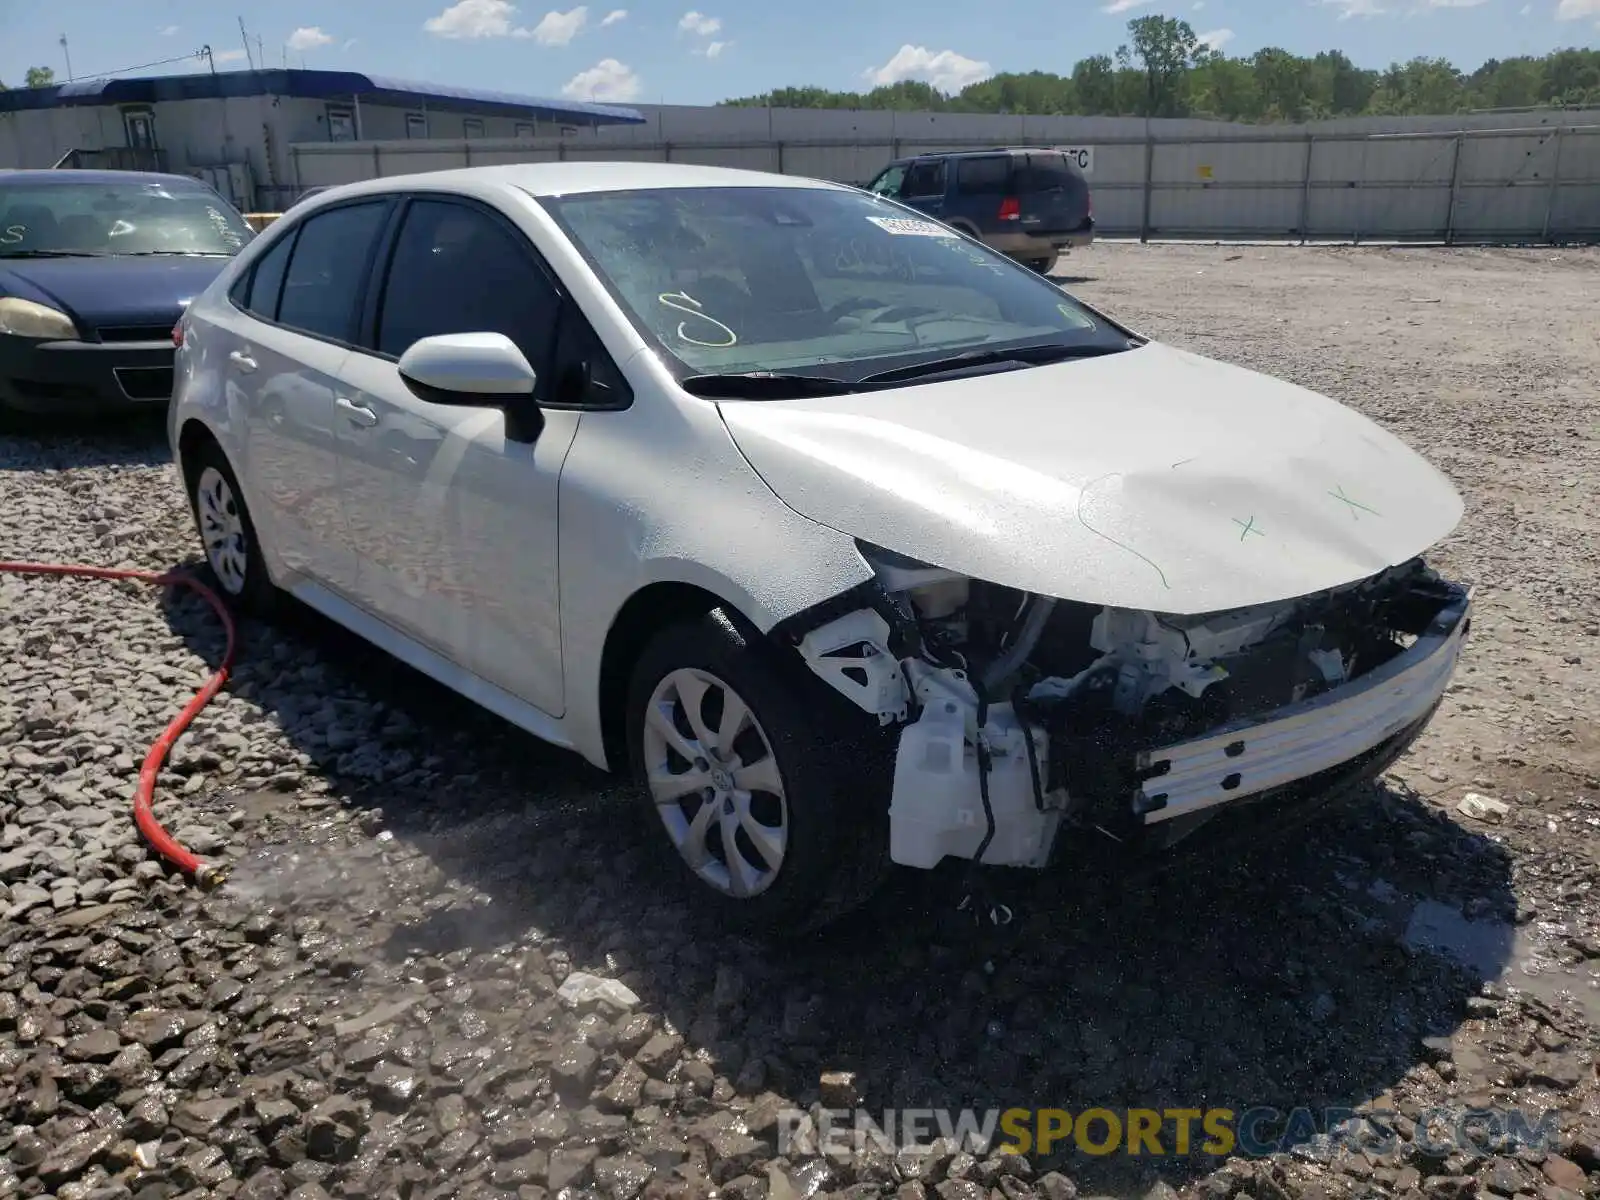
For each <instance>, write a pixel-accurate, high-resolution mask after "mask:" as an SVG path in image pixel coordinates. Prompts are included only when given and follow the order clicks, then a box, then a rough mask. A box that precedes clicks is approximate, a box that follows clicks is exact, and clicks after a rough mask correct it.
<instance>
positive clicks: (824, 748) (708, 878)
mask: <svg viewBox="0 0 1600 1200" xmlns="http://www.w3.org/2000/svg"><path fill="white" fill-rule="evenodd" d="M797 668H798V664H794V665H791V664H788V663H785V662H783V660H782V659H781V658H780V657H779V656H778V653H777V652H776V651H774V650H773V649H772V648H771V647H769V646H767V645H766V644H765V643H764V642H762V641H761V640H760V635H759V634H756V633H755V632H754V631H748V632H746V631H743V630H741V629H740V628H738V627H736V626H735V625H734V623H733V622H732V621H731V620H729V619H728V618H727V617H726V616H725V615H723V614H722V613H721V612H714V613H711V614H709V615H707V616H705V617H702V618H699V619H697V620H695V621H692V622H689V623H686V624H682V625H676V626H673V627H671V628H669V629H665V630H663V631H662V632H661V633H660V634H658V635H657V636H656V638H655V639H654V640H653V641H652V642H651V643H650V645H649V646H648V647H647V648H646V649H645V652H644V653H643V655H641V656H640V659H639V662H638V664H637V666H636V668H635V670H634V674H633V680H632V684H631V687H630V689H629V696H628V721H627V729H628V733H627V736H628V747H629V754H630V759H631V766H632V769H633V774H634V778H635V779H636V781H637V783H638V791H639V798H640V803H641V805H642V809H643V811H642V816H641V819H643V820H644V821H645V822H646V824H647V826H648V827H650V829H651V833H652V835H654V836H657V837H659V838H660V839H661V844H662V848H663V849H664V850H665V851H666V853H667V855H668V856H670V858H671V859H672V860H675V864H676V865H675V871H676V874H677V875H678V876H679V878H680V880H681V881H682V882H683V883H684V884H685V885H686V886H687V889H688V891H689V892H690V894H691V895H692V896H693V897H694V899H695V900H696V902H698V903H701V904H709V905H710V906H711V907H712V908H713V910H714V911H716V912H718V914H719V916H720V917H721V918H722V919H723V920H725V921H727V922H728V923H730V924H732V925H734V926H737V927H739V928H744V929H751V930H760V931H763V932H767V933H774V934H779V935H794V934H803V933H808V932H810V931H813V930H815V929H818V928H820V927H821V926H823V925H825V924H827V923H829V922H830V921H833V920H835V919H837V918H838V917H840V916H843V915H844V914H845V913H847V912H849V911H851V910H852V909H854V908H856V907H858V906H859V905H861V904H862V903H864V902H865V901H866V900H867V899H868V898H869V897H870V896H871V895H872V893H873V891H874V890H875V889H876V887H877V885H878V883H879V882H880V880H881V879H882V877H883V874H884V873H885V871H886V869H887V866H888V853H887V848H888V811H887V799H888V787H889V777H888V773H887V772H886V771H884V770H882V766H883V765H884V764H886V762H887V756H885V755H884V754H882V753H881V748H880V747H879V746H877V745H870V746H867V745H863V743H864V742H875V741H876V739H875V738H872V737H871V736H870V734H872V733H876V732H877V731H876V730H869V729H868V723H869V722H870V718H868V717H866V715H865V714H861V713H851V712H847V711H841V710H840V705H841V704H842V703H843V702H842V701H841V700H840V699H839V697H837V696H836V695H834V694H833V693H831V692H829V693H828V694H826V695H821V694H819V689H825V686H826V685H823V684H821V683H820V681H817V680H813V679H811V678H810V677H809V676H806V675H804V674H802V673H801V672H800V671H799V670H798V669H797ZM812 684H816V685H817V686H816V688H813V687H812V686H810V685H812ZM852 717H853V718H855V719H854V720H852V719H851V718H852ZM863 732H867V733H868V736H867V737H865V738H864V737H863V736H862V734H863ZM863 751H865V752H863Z"/></svg>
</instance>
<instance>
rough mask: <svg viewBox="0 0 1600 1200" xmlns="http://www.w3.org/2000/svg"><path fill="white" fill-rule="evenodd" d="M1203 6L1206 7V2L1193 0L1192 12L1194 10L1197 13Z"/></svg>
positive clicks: (1204, 0)
mask: <svg viewBox="0 0 1600 1200" xmlns="http://www.w3.org/2000/svg"><path fill="white" fill-rule="evenodd" d="M1205 6H1206V0H1194V10H1195V12H1199V11H1200V10H1201V9H1202V8H1204V7H1205Z"/></svg>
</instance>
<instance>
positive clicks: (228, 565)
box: [189, 445, 277, 616]
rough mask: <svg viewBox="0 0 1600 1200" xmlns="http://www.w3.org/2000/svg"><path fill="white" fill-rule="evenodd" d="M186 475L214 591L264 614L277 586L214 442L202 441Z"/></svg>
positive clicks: (256, 613)
mask: <svg viewBox="0 0 1600 1200" xmlns="http://www.w3.org/2000/svg"><path fill="white" fill-rule="evenodd" d="M189 475H190V480H191V485H190V491H189V504H190V507H191V509H192V510H193V512H194V522H195V528H196V529H197V530H199V533H200V544H201V546H202V547H203V548H204V550H205V555H206V566H207V568H208V569H209V570H210V573H211V581H212V583H213V584H214V586H215V587H216V589H217V592H218V593H219V594H220V595H221V597H222V599H223V600H224V601H225V602H226V603H227V604H228V606H229V607H230V608H232V609H234V610H235V611H238V612H243V613H249V614H251V615H254V616H265V615H267V614H268V613H269V612H270V611H271V609H272V608H273V606H274V601H275V600H276V599H277V589H276V588H275V587H273V585H272V581H271V580H270V579H268V578H267V567H266V563H265V562H264V561H263V560H262V557H261V546H260V543H259V542H258V541H257V539H256V530H255V525H254V523H253V522H252V521H251V520H250V510H249V509H248V508H246V507H245V503H244V496H243V495H242V493H241V492H240V490H239V481H238V479H237V478H236V477H235V476H234V473H233V469H232V468H231V467H229V465H228V460H227V459H226V458H225V457H223V454H222V451H221V450H220V449H219V448H218V447H217V446H215V445H208V446H205V447H203V448H201V449H200V450H199V451H197V452H196V454H195V458H194V461H193V462H192V463H191V465H190V470H189Z"/></svg>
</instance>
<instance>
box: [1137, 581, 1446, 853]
mask: <svg viewBox="0 0 1600 1200" xmlns="http://www.w3.org/2000/svg"><path fill="white" fill-rule="evenodd" d="M1471 612H1472V597H1471V593H1470V592H1469V591H1468V590H1467V589H1465V588H1461V587H1456V586H1452V587H1451V589H1450V595H1449V598H1448V599H1447V600H1446V602H1445V604H1444V605H1443V607H1442V608H1441V609H1440V610H1439V612H1438V613H1437V614H1436V615H1435V616H1434V618H1433V620H1432V621H1431V622H1430V623H1429V625H1428V626H1427V628H1426V629H1425V630H1423V632H1422V633H1421V634H1419V635H1418V637H1417V639H1416V641H1415V642H1414V643H1413V644H1412V645H1411V646H1410V647H1409V648H1408V649H1406V650H1405V651H1404V652H1403V653H1401V654H1400V655H1398V656H1396V657H1395V658H1393V659H1391V660H1390V661H1389V662H1387V663H1385V664H1384V665H1383V666H1381V667H1379V668H1377V669H1376V670H1374V671H1371V672H1369V673H1368V674H1366V675H1363V676H1361V677H1360V678H1358V679H1355V680H1353V681H1352V682H1350V683H1348V684H1346V685H1344V686H1343V687H1340V688H1337V689H1335V690H1333V691H1331V692H1328V693H1325V694H1324V695H1321V696H1317V697H1316V698H1314V699H1311V700H1307V701H1304V702H1302V703H1300V704H1296V705H1292V706H1290V707H1288V708H1284V709H1280V710H1279V711H1278V712H1277V714H1275V716H1274V717H1273V718H1272V719H1271V720H1267V721H1241V722H1238V723H1236V724H1233V725H1230V726H1227V727H1224V728H1222V729H1219V730H1216V731H1214V732H1212V733H1208V734H1207V735H1206V736H1204V737H1201V738H1195V739H1193V740H1190V741H1186V742H1179V743H1177V744H1174V745H1170V746H1163V747H1160V748H1158V749H1154V750H1147V751H1144V752H1142V753H1141V754H1140V755H1139V756H1138V760H1137V763H1138V767H1139V770H1140V773H1141V775H1144V776H1146V778H1145V781H1144V782H1143V783H1142V784H1141V785H1140V787H1139V789H1138V792H1137V794H1136V795H1135V797H1134V802H1133V806H1134V812H1135V814H1136V816H1138V818H1139V819H1140V820H1141V821H1142V823H1143V824H1145V825H1147V826H1148V825H1156V824H1160V823H1162V822H1167V821H1173V820H1178V819H1181V818H1184V817H1189V816H1192V815H1193V814H1195V813H1199V812H1203V811H1205V810H1206V809H1210V808H1214V807H1216V806H1217V805H1220V804H1231V803H1234V802H1236V801H1239V800H1243V799H1245V798H1246V797H1251V796H1256V795H1259V794H1261V793H1263V792H1270V791H1272V790H1274V789H1277V788H1281V787H1283V786H1285V785H1287V784H1290V783H1294V782H1295V781H1297V780H1302V779H1306V778H1309V777H1313V776H1317V775H1321V774H1323V773H1324V772H1327V771H1332V770H1334V769H1335V768H1337V767H1339V766H1341V765H1343V764H1345V763H1348V762H1351V761H1353V760H1356V759H1359V758H1361V757H1362V756H1363V755H1365V754H1367V753H1368V752H1370V751H1372V750H1373V749H1375V748H1377V747H1380V746H1382V745H1383V744H1384V743H1385V742H1388V741H1390V740H1391V739H1393V738H1394V737H1395V736H1396V735H1397V734H1400V733H1402V732H1403V731H1405V730H1407V729H1408V728H1410V727H1412V726H1415V725H1418V723H1419V722H1422V721H1424V720H1425V719H1426V718H1427V717H1428V715H1429V714H1430V713H1432V711H1433V710H1434V708H1435V707H1437V705H1438V704H1439V701H1440V698H1441V697H1442V696H1443V695H1444V691H1445V688H1446V687H1448V686H1449V683H1450V680H1451V677H1452V676H1453V675H1454V673H1455V668H1456V663H1457V661H1458V660H1459V659H1460V656H1461V649H1462V646H1463V645H1464V643H1465V641H1466V637H1467V633H1468V630H1469V629H1470V627H1471V624H1472V618H1471Z"/></svg>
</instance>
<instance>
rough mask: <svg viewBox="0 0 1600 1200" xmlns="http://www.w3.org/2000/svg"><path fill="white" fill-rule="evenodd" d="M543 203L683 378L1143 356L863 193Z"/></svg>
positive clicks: (1046, 292) (1024, 272) (1037, 289)
mask: <svg viewBox="0 0 1600 1200" xmlns="http://www.w3.org/2000/svg"><path fill="white" fill-rule="evenodd" d="M542 203H543V204H544V205H545V207H546V209H547V210H548V211H549V212H551V213H552V215H554V216H555V218H556V219H557V221H558V222H559V223H560V224H561V225H562V226H563V228H564V229H565V231H566V233H567V235H568V236H569V237H570V238H571V239H572V240H573V242H574V244H575V245H576V246H577V247H578V248H579V250H580V251H581V252H582V253H583V255H584V257H585V258H586V259H587V260H588V262H589V264H590V266H591V267H592V268H593V269H594V270H595V271H596V273H597V274H598V275H599V276H600V278H601V280H602V281H603V282H604V283H605V285H606V286H607V287H608V288H609V289H610V291H611V293H612V295H613V296H615V298H616V299H617V301H618V303H619V304H620V305H621V306H622V307H623V309H624V310H625V311H626V312H627V313H628V315H629V317H630V318H631V320H632V321H633V322H634V324H635V326H636V327H637V328H638V329H639V330H640V331H641V332H642V333H643V334H645V335H646V336H647V337H649V338H651V339H652V340H654V341H655V342H656V343H657V344H658V345H659V346H660V347H661V348H662V349H664V350H665V351H666V352H667V354H668V355H670V356H671V359H672V360H675V362H676V366H675V367H674V369H675V371H676V373H677V374H678V375H679V377H680V378H684V377H687V376H695V377H705V376H711V375H730V376H731V375H743V374H748V373H751V372H759V373H768V372H771V373H785V374H788V373H793V372H797V371H802V370H803V371H804V372H805V374H806V376H807V377H808V378H810V379H812V380H813V381H814V382H816V381H820V382H829V381H839V382H840V383H842V384H844V385H846V386H848V385H852V384H855V383H858V382H861V381H863V380H866V379H868V377H876V376H880V375H884V374H886V373H892V374H895V375H899V374H902V373H903V371H904V370H905V369H910V370H911V371H912V372H913V373H914V372H915V368H916V364H918V363H919V362H922V363H928V364H933V363H944V362H946V361H947V360H952V359H956V358H961V357H963V356H967V357H969V358H971V359H977V358H980V357H981V358H995V359H998V358H1000V357H1002V356H1001V355H1000V354H999V353H995V354H992V355H991V354H989V353H988V352H991V351H994V352H1001V351H1004V350H1006V349H1007V348H1008V347H1026V348H1027V349H1028V350H1029V351H1032V352H1034V358H1033V359H1032V361H1050V356H1049V353H1048V352H1049V351H1050V350H1052V349H1059V351H1060V353H1058V354H1057V355H1056V357H1068V356H1071V355H1072V354H1074V353H1082V354H1086V355H1087V354H1092V353H1114V352H1116V351H1118V350H1125V349H1128V348H1129V346H1130V344H1132V343H1130V340H1129V339H1130V335H1129V334H1128V333H1127V332H1126V331H1125V330H1119V329H1118V328H1116V327H1115V326H1113V325H1111V324H1109V323H1108V322H1107V321H1106V320H1105V319H1104V318H1102V317H1100V316H1098V315H1097V314H1094V313H1091V312H1089V311H1088V310H1086V309H1085V308H1083V307H1082V306H1081V305H1079V304H1077V303H1076V302H1075V301H1073V299H1072V298H1071V297H1070V296H1068V295H1067V294H1066V293H1065V292H1063V291H1061V290H1060V289H1059V288H1057V287H1055V286H1054V285H1053V284H1051V283H1050V282H1049V281H1048V280H1047V279H1045V278H1043V277H1042V276H1039V275H1037V274H1035V273H1034V272H1032V271H1030V270H1028V269H1027V268H1025V267H1022V266H1020V265H1018V264H1016V263H1013V262H1011V261H1010V260H1009V259H1007V258H1004V257H1003V256H1001V255H999V254H997V253H995V252H994V251H991V250H989V249H987V248H985V247H984V246H981V245H979V244H978V243H976V242H974V241H971V240H969V239H967V238H964V237H962V236H960V235H959V234H957V233H955V232H954V231H953V230H951V229H948V228H946V227H945V226H943V225H941V224H938V223H937V222H934V221H930V220H928V219H927V218H926V217H922V216H919V215H918V214H917V213H915V212H912V211H911V210H909V209H906V208H903V207H901V206H900V205H898V204H895V203H893V202H891V201H888V200H885V199H883V198H881V197H878V196H873V195H870V194H868V193H866V192H861V191H855V190H850V191H843V190H837V191H836V190H833V189H823V188H793V187H768V188H764V187H748V188H747V187H711V188H661V189H649V190H639V191H626V192H596V193H578V194H574V195H570V196H556V197H545V198H544V199H543V201H542ZM669 365H670V364H669ZM1013 365H1015V364H1013ZM726 394H733V393H731V392H728V393H726Z"/></svg>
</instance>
